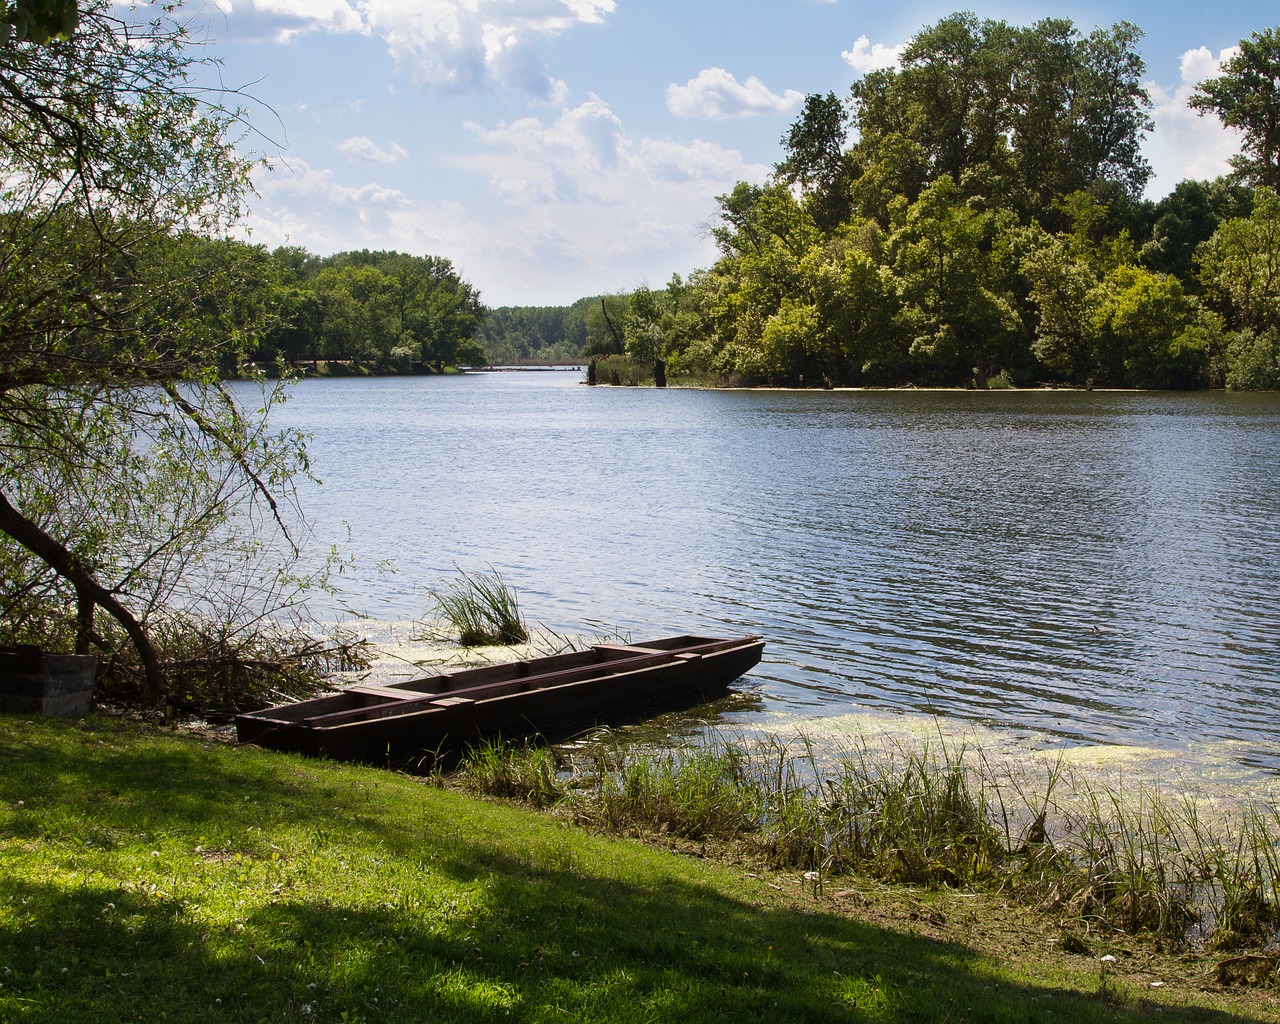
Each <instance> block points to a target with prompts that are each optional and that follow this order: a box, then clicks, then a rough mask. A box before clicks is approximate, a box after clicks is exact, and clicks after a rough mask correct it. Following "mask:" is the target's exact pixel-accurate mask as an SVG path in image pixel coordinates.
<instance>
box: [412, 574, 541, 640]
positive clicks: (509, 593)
mask: <svg viewBox="0 0 1280 1024" xmlns="http://www.w3.org/2000/svg"><path fill="white" fill-rule="evenodd" d="M431 598H432V601H433V602H434V605H435V611H436V613H437V615H438V616H439V617H440V618H441V619H442V620H443V621H445V622H446V623H448V625H449V626H450V628H451V632H452V634H453V636H454V638H455V639H456V640H457V641H458V643H460V644H461V645H462V646H463V647H486V646H500V645H508V646H509V645H512V644H522V643H524V642H525V641H527V640H528V639H529V630H528V628H527V627H526V626H525V624H524V620H523V619H522V618H521V617H520V602H519V599H518V598H517V596H516V592H515V591H514V590H513V589H512V588H511V587H509V586H507V585H506V584H505V583H504V582H503V581H502V577H501V576H499V575H498V573H497V572H494V571H493V570H490V571H489V572H487V573H484V572H481V573H467V572H464V571H462V570H459V575H458V578H457V579H455V580H453V581H452V582H451V583H449V584H448V586H447V587H446V588H445V589H443V590H435V591H432V592H431Z"/></svg>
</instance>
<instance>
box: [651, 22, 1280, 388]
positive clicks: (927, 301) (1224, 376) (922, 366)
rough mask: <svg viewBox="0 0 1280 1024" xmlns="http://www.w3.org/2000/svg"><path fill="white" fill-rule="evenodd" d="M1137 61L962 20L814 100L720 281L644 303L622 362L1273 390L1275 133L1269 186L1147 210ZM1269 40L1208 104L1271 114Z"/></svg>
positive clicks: (757, 188) (1072, 32)
mask: <svg viewBox="0 0 1280 1024" xmlns="http://www.w3.org/2000/svg"><path fill="white" fill-rule="evenodd" d="M1141 38H1142V32H1141V31H1140V30H1139V29H1138V28H1137V27H1136V26H1134V25H1131V24H1129V23H1127V22H1120V23H1118V24H1116V25H1113V26H1111V27H1109V28H1098V29H1094V30H1092V31H1088V32H1085V31H1082V30H1081V29H1079V28H1077V27H1076V26H1075V25H1074V24H1072V23H1071V22H1070V21H1068V20H1065V19H1057V18H1051V19H1045V20H1043V21H1039V22H1037V23H1035V24H1034V25H1032V26H1030V27H1021V26H1016V25H1011V24H1009V23H1007V22H1003V21H994V20H984V19H980V18H978V17H976V16H975V15H973V14H968V13H962V14H955V15H951V16H949V17H946V18H943V19H942V20H941V21H939V22H937V23H936V24H933V25H929V26H926V27H925V28H923V29H921V30H920V32H919V33H917V35H916V36H915V37H914V38H913V39H912V40H911V41H910V43H909V44H908V45H907V47H906V48H905V50H904V51H903V53H902V56H901V59H900V61H899V64H898V66H897V67H894V68H887V69H883V70H879V71H874V72H872V73H870V74H868V75H866V76H865V77H864V78H862V79H860V80H858V81H857V82H855V83H854V84H853V85H852V88H851V91H850V95H849V99H848V102H847V104H846V103H845V102H842V101H841V100H840V98H839V97H838V96H836V95H835V94H833V93H828V94H825V95H815V96H810V97H808V98H807V100H806V102H805V105H804V107H803V109H802V111H801V113H800V116H799V117H798V118H797V120H796V121H795V123H794V124H793V125H792V127H791V130H790V131H789V132H788V133H787V134H786V135H785V136H784V137H783V139H782V150H783V156H782V159H781V160H779V162H778V163H777V165H776V166H775V169H774V174H773V175H772V177H771V178H770V179H769V180H767V181H765V182H763V183H749V182H739V183H738V184H737V185H736V186H735V187H734V189H733V190H732V191H730V192H728V193H726V194H725V195H722V196H720V197H719V202H720V217H719V222H718V223H717V224H715V225H713V227H712V236H713V237H714V239H715V241H716V243H717V245H718V247H719V250H720V259H719V261H718V262H717V263H716V264H715V266H714V267H712V268H710V269H709V270H706V271H701V272H699V273H697V274H694V275H691V276H690V278H689V280H688V281H686V282H683V283H681V285H680V288H679V290H678V291H674V292H673V290H672V289H670V288H669V289H668V290H667V291H666V292H665V293H658V292H651V291H649V290H648V289H642V290H641V291H640V292H638V293H636V294H635V295H633V296H632V304H631V307H630V310H629V316H628V319H627V325H628V326H627V344H626V349H627V352H628V354H630V355H632V356H633V357H635V358H637V359H650V358H659V359H666V360H667V361H668V362H669V371H670V373H672V374H674V375H675V376H677V377H678V376H679V375H680V374H682V373H684V374H693V375H697V376H699V377H702V378H707V377H711V378H716V377H719V378H721V379H726V380H731V381H740V382H742V383H746V384H754V383H778V384H805V385H810V386H815V385H821V384H854V385H888V384H899V385H901V384H909V383H914V384H938V385H952V386H957V385H958V386H977V387H985V386H1007V385H1008V384H1026V383H1037V382H1038V383H1063V384H1070V385H1078V386H1099V387H1101V386H1115V387H1145V388H1191V387H1205V386H1220V385H1222V384H1223V383H1227V384H1229V385H1231V386H1238V387H1242V386H1259V384H1260V382H1265V381H1267V380H1271V379H1272V377H1273V376H1274V373H1273V370H1272V367H1273V365H1274V361H1275V351H1276V346H1275V337H1276V332H1277V330H1280V328H1278V327H1277V325H1275V324H1274V323H1272V321H1271V320H1269V319H1268V317H1269V314H1268V312H1267V310H1268V309H1270V306H1269V305H1268V303H1269V301H1270V300H1269V299H1268V298H1266V296H1267V295H1268V294H1269V291H1268V290H1269V288H1270V284H1269V283H1268V282H1269V281H1270V278H1269V276H1268V275H1269V273H1270V265H1269V263H1268V260H1269V259H1271V258H1272V257H1273V256H1274V254H1275V252H1276V250H1275V249H1274V248H1272V246H1273V245H1274V240H1273V239H1272V238H1271V237H1270V235H1269V234H1268V232H1269V230H1270V219H1269V217H1270V212H1271V208H1272V204H1271V199H1270V197H1269V194H1268V193H1265V192H1260V193H1259V196H1260V197H1261V198H1259V200H1258V202H1257V204H1255V196H1254V188H1253V187H1252V186H1253V185H1256V184H1257V183H1259V182H1260V181H1261V180H1263V172H1262V171H1261V170H1259V169H1258V168H1259V166H1260V165H1262V164H1265V163H1266V162H1267V161H1268V160H1269V159H1271V156H1269V155H1268V154H1273V153H1274V150H1273V149H1268V148H1266V145H1264V139H1265V138H1266V137H1267V135H1266V132H1265V131H1264V130H1263V128H1262V127H1261V125H1262V124H1263V123H1265V122H1264V121H1263V120H1259V121H1257V122H1255V123H1256V124H1257V125H1258V127H1255V128H1254V129H1252V130H1253V131H1254V133H1255V136H1256V139H1257V142H1256V145H1254V147H1253V148H1252V149H1248V150H1247V153H1246V155H1247V156H1248V157H1249V160H1248V161H1246V163H1247V166H1248V167H1249V168H1253V171H1252V172H1251V173H1252V178H1251V179H1247V180H1246V181H1245V182H1244V183H1241V182H1233V181H1215V182H1183V183H1181V184H1179V185H1178V187H1177V188H1176V189H1175V190H1174V191H1173V192H1172V193H1171V194H1170V195H1169V196H1168V197H1167V198H1166V199H1164V200H1163V201H1161V202H1159V203H1153V202H1150V201H1147V200H1144V199H1143V198H1142V194H1143V192H1144V190H1145V188H1146V185H1147V183H1148V181H1149V179H1150V175H1151V168H1150V167H1149V166H1148V164H1147V162H1146V160H1145V159H1144V158H1143V156H1142V144H1143V140H1144V137H1145V136H1146V134H1147V133H1148V132H1149V131H1150V129H1151V127H1152V121H1151V118H1150V116H1149V113H1148V111H1149V108H1150V106H1151V103H1150V99H1149V98H1148V96H1147V93H1146V91H1145V89H1144V88H1143V86H1142V76H1143V71H1144V67H1143V61H1142V58H1141V56H1140V54H1139V52H1138V49H1137V46H1138V43H1139V42H1140V40H1141ZM1273 39H1274V33H1271V32H1268V33H1262V34H1258V35H1255V36H1254V45H1253V46H1252V48H1250V47H1245V48H1244V50H1243V54H1242V57H1241V58H1240V59H1239V60H1238V61H1236V62H1229V63H1228V64H1227V65H1226V66H1225V67H1224V70H1223V77H1222V79H1220V80H1215V82H1210V83H1206V84H1205V85H1203V86H1202V87H1201V92H1202V95H1203V97H1206V99H1205V100H1204V102H1206V103H1208V102H1209V99H1208V98H1210V97H1211V98H1214V102H1218V101H1222V102H1226V99H1227V98H1232V100H1233V102H1234V101H1235V98H1237V97H1238V96H1239V94H1240V91H1241V90H1240V84H1241V83H1242V82H1244V81H1246V80H1247V81H1248V82H1249V83H1250V88H1251V89H1253V90H1254V92H1253V94H1263V93H1265V92H1266V89H1265V88H1264V86H1263V84H1261V79H1262V78H1265V75H1266V72H1265V67H1266V64H1265V61H1266V59H1269V58H1268V57H1267V53H1269V50H1268V47H1269V46H1270V44H1271V42H1272V41H1273ZM1246 65H1247V67H1248V68H1251V69H1254V71H1256V72H1257V73H1256V78H1257V80H1254V79H1252V78H1248V76H1247V75H1246V73H1245V68H1246ZM1259 68H1262V69H1264V70H1262V71H1258V70H1257V69H1259ZM1272 78H1273V80H1274V79H1275V76H1274V75H1273V76H1272ZM1228 85H1230V88H1228ZM1253 94H1251V95H1253ZM1240 103H1241V104H1242V106H1244V107H1247V108H1248V109H1250V110H1254V109H1256V108H1257V106H1258V104H1256V103H1253V104H1252V105H1250V104H1245V103H1244V102H1243V100H1241V101H1240ZM1261 106H1262V107H1263V108H1265V107H1266V106H1267V104H1266V103H1263V104H1261ZM1214 109H1218V108H1217V107H1215V108H1214ZM1250 154H1252V155H1250ZM1240 166H1241V167H1242V168H1244V167H1245V166H1246V164H1240ZM1246 364H1247V367H1248V369H1247V371H1246V370H1245V369H1242V367H1245V366H1246Z"/></svg>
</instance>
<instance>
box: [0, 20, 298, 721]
mask: <svg viewBox="0 0 1280 1024" xmlns="http://www.w3.org/2000/svg"><path fill="white" fill-rule="evenodd" d="M68 6H72V5H67V4H61V5H57V4H54V5H51V4H48V3H41V2H37V0H27V2H18V3H12V2H10V3H4V4H3V6H2V7H0V21H3V22H4V23H5V24H8V25H10V26H13V27H12V28H11V29H10V30H6V31H4V32H3V33H0V537H2V538H3V540H4V543H3V544H0V598H2V599H3V601H4V604H3V607H0V619H4V620H8V622H7V623H6V625H10V626H12V625H13V622H14V620H15V619H16V618H18V617H20V616H22V615H29V614H31V609H33V608H37V607H38V608H40V609H49V608H54V609H58V608H65V609H67V610H68V613H70V612H71V611H72V610H74V616H75V621H76V623H77V630H76V646H77V648H78V649H79V650H82V651H83V650H87V649H88V647H89V645H90V643H91V642H92V641H93V640H94V638H95V637H96V636H97V635H98V634H97V632H96V629H95V623H94V612H95V610H96V609H102V610H105V611H106V612H107V613H109V615H110V616H112V617H113V618H114V619H115V620H116V621H117V622H118V623H119V625H120V626H121V627H122V628H123V630H124V631H125V632H126V633H127V634H128V636H129V638H130V639H131V641H132V643H133V646H134V647H135V648H136V649H137V653H138V656H139V660H140V661H141V663H142V666H143V668H144V672H145V676H146V680H147V683H148V685H149V688H150V689H151V691H152V692H153V694H154V695H155V696H156V697H157V698H160V697H163V696H164V693H165V680H164V672H163V669H162V667H161V665H160V663H159V660H158V658H157V656H156V653H155V645H154V643H153V637H152V635H151V632H150V630H151V628H152V627H151V624H152V623H153V622H154V621H155V620H156V618H157V617H159V616H160V615H161V614H162V610H163V609H164V608H165V607H166V605H167V603H168V602H171V601H174V600H183V597H182V595H183V594H184V593H185V594H186V595H188V598H189V599H191V600H197V599H198V598H199V597H201V596H203V597H208V595H209V593H210V588H211V587H214V586H215V585H217V584H218V582H219V581H227V580H229V579H230V578H231V577H230V576H229V572H230V569H231V568H232V567H231V566H230V565H228V564H222V565H218V564H211V563H210V561H209V556H211V555H213V556H215V557H216V558H221V559H223V560H224V562H225V561H226V560H228V559H230V560H234V561H236V562H237V563H239V564H247V563H246V560H247V559H251V558H252V553H253V551H254V550H255V549H256V550H259V551H260V550H261V543H260V542H261V528H262V527H263V526H264V525H265V526H270V527H271V528H272V529H275V528H276V527H283V526H284V523H285V519H284V515H283V512H282V509H284V508H286V507H287V505H285V504H284V503H283V498H284V497H285V496H287V495H288V494H289V480H290V478H291V475H292V474H293V473H294V472H296V471H297V470H298V469H300V468H301V467H302V466H303V465H304V462H303V459H304V457H305V456H304V453H303V450H302V448H301V445H300V442H299V441H298V439H297V438H294V437H288V436H271V435H269V434H268V433H267V429H266V426H265V420H266V413H265V410H266V409H267V408H269V406H270V405H271V403H272V401H273V399H274V397H275V394H274V393H273V392H270V391H267V390H264V395H263V398H264V400H261V401H259V400H255V401H253V402H251V403H249V404H248V405H245V403H243V402H240V403H237V402H236V401H233V400H232V398H233V396H232V395H231V394H230V393H229V392H228V390H227V388H226V387H225V386H224V385H223V384H222V383H220V381H221V380H222V379H224V376H225V375H226V374H227V371H228V370H232V371H234V370H235V369H236V368H237V366H238V365H239V364H240V362H241V361H242V359H243V358H244V355H245V353H246V352H247V351H248V349H249V346H250V344H251V342H252V341H253V339H254V338H255V337H256V335H257V333H258V332H259V331H260V330H261V329H262V328H263V327H264V326H265V324H266V322H267V320H268V319H269V311H268V310H267V309H266V307H265V305H264V304H255V303H253V302H248V301H246V300H245V298H244V297H245V296H246V295H252V294H260V293H261V292H262V289H260V288H246V278H247V277H248V276H253V275H257V274H259V273H260V272H261V267H262V265H263V263H264V262H265V261H262V260H258V259H254V258H252V253H251V251H250V249H251V247H244V246H238V247H237V246H234V245H232V243H225V244H214V245H210V244H208V243H209V241H210V240H216V239H218V238H221V237H225V236H226V234H227V233H228V231H229V229H230V227H231V225H233V224H234V223H235V222H236V220H237V219H238V218H239V217H240V216H241V213H242V203H243V201H244V199H245V196H246V195H247V193H248V191H249V188H250V172H251V169H252V165H251V163H250V162H249V161H248V160H246V159H245V158H244V157H242V156H241V155H239V153H238V151H237V144H238V143H239V142H240V141H241V139H242V136H243V133H244V131H245V129H244V120H243V117H242V113H241V110H240V109H239V108H238V107H237V106H236V105H234V104H232V103H228V102H227V99H228V94H226V93H223V92H221V91H209V90H207V89H202V88H200V87H199V86H198V85H196V84H195V83H198V82H201V81H216V76H215V75H213V74H210V73H208V72H210V71H211V70H216V69H211V68H210V67H209V65H211V64H212V63H214V62H213V61H212V58H210V57H209V56H208V55H207V54H205V53H202V52H201V50H200V49H199V47H198V46H195V45H193V44H192V43H191V42H190V40H189V39H188V38H187V36H186V32H185V29H184V27H183V23H182V21H181V20H180V18H179V15H180V11H179V10H178V8H177V5H174V4H164V5H159V4H157V5H154V6H149V7H145V8H141V9H142V10H146V11H148V12H150V13H149V14H148V15H147V17H148V19H149V20H140V19H139V17H138V13H137V12H138V9H137V8H135V9H133V10H132V11H130V10H128V9H125V8H122V7H120V6H118V5H116V4H114V3H112V2H111V0H83V2H82V3H81V4H80V5H79V9H78V11H75V12H74V13H75V17H71V16H70V15H67V13H66V11H65V10H58V11H54V10H53V8H55V7H56V8H66V7H68ZM46 8H48V9H49V10H46ZM55 14H57V16H58V18H59V20H57V21H54V20H53V18H54V15H55ZM59 27H60V31H58V32H57V34H55V33H54V32H53V29H58V28H59ZM33 28H34V31H33ZM230 98H231V99H234V98H235V96H234V94H230ZM252 409H259V410H262V411H260V412H259V413H253V412H247V411H246V410H252ZM286 535H287V532H286ZM228 585H230V584H228ZM253 585H255V584H252V583H249V584H244V583H241V584H240V586H242V587H244V586H249V587H252V586H253ZM8 632H9V634H10V635H11V636H12V635H14V633H15V631H14V630H13V629H10V630H8ZM18 632H19V633H20V631H18Z"/></svg>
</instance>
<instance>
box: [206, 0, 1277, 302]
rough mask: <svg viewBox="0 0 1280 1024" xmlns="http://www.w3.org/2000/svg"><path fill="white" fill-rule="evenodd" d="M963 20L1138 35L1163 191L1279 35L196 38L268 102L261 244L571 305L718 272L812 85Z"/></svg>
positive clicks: (1120, 8)
mask: <svg viewBox="0 0 1280 1024" xmlns="http://www.w3.org/2000/svg"><path fill="white" fill-rule="evenodd" d="M963 9H968V10H972V11H974V13H976V14H977V15H979V16H980V17H984V18H997V19H1005V20H1008V21H1010V22H1013V23H1015V24H1024V25H1025V24H1031V23H1033V22H1035V21H1037V20H1039V19H1040V18H1043V17H1067V18H1070V19H1072V20H1073V21H1074V22H1075V23H1076V25H1077V26H1078V27H1079V28H1081V29H1082V30H1084V31H1086V32H1087V31H1089V30H1091V29H1093V28H1094V27H1096V26H1100V25H1102V26H1106V25H1111V24H1113V23H1114V22H1116V21H1120V20H1127V21H1131V22H1133V23H1135V24H1137V25H1139V26H1140V27H1141V28H1142V29H1144V30H1145V32H1146V36H1145V38H1144V40H1143V42H1142V45H1141V50H1142V53H1143V56H1144V57H1145V59H1146V63H1147V73H1146V77H1145V81H1146V83H1147V86H1148V89H1149V90H1150V92H1151V96H1152V99H1153V101H1154V104H1155V106H1154V109H1153V116H1154V117H1155V119H1156V122H1157V129H1156V132H1155V133H1154V134H1153V136H1152V137H1151V138H1150V139H1149V141H1148V143H1147V148H1146V153H1147V157H1148V159H1149V160H1150V161H1151V163H1152V165H1153V166H1154V167H1155V170H1156V177H1155V180H1154V181H1153V182H1152V186H1151V188H1150V190H1149V194H1150V195H1152V196H1153V197H1159V196H1163V195H1165V194H1167V193H1168V192H1169V191H1171V190H1172V188H1173V187H1174V185H1176V184H1177V182H1178V181H1180V180H1182V179H1183V178H1188V177H1195V178H1205V177H1213V176H1216V175H1217V174H1219V173H1222V171H1223V170H1225V168H1226V158H1227V157H1228V156H1230V155H1231V153H1233V152H1234V151H1235V142H1234V140H1233V139H1232V138H1231V137H1230V135H1229V134H1228V133H1226V132H1225V131H1224V130H1223V129H1221V127H1220V126H1219V125H1218V123H1217V121H1216V120H1215V119H1213V118H1208V119H1204V118H1199V117H1197V116H1195V115H1194V114H1192V113H1191V112H1190V111H1188V110H1187V109H1186V104H1185V100H1186V96H1187V95H1188V94H1189V92H1190V90H1191V88H1192V87H1193V86H1194V85H1195V83H1196V82H1198V81H1200V80H1202V79H1203V78H1205V77H1208V76H1209V75H1212V74H1213V73H1214V72H1215V70H1216V63H1215V62H1216V61H1218V60H1220V59H1221V58H1222V56H1223V53H1224V51H1226V50H1227V49H1228V48H1229V47H1231V46H1233V45H1235V44H1236V43H1237V42H1238V41H1239V40H1240V39H1241V38H1242V37H1244V36H1247V35H1248V34H1249V33H1251V32H1253V31H1256V30H1260V29H1264V28H1268V27H1271V26H1273V25H1275V24H1276V23H1277V22H1280V16H1277V14H1276V8H1275V7H1274V2H1273V0H1272V2H1268V3H1262V2H1254V0H1245V2H1232V3H1229V4H1228V3H1221V2H1219V3H1212V4H1211V3H1201V2H1196V0H1166V2H1162V3H1155V2H1113V3H1100V2H1079V0H1060V2H1057V3H1039V2H1032V3H979V2H970V3H963V2H956V3H913V2H910V0H907V2H901V3H883V2H881V3H863V2H854V0H737V2H727V3H710V2H706V0H211V2H209V3H208V4H207V6H206V7H205V8H204V10H203V11H202V12H200V13H199V15H198V16H197V18H196V21H195V22H193V25H192V27H193V30H194V31H195V32H196V33H197V34H198V35H199V36H202V37H203V38H205V39H206V40H207V43H208V48H209V53H210V54H211V55H212V56H214V57H217V58H219V59H220V60H221V61H222V65H223V67H222V75H223V78H224V80H225V81H226V82H227V83H228V84H230V85H235V86H243V87H245V90H246V92H247V94H248V95H249V96H251V97H252V100H251V102H250V103H249V106H250V108H251V109H252V123H253V125H254V127H255V129H256V134H254V135H252V136H250V137H249V138H248V139H246V141H245V145H246V147H252V148H253V150H254V151H255V152H256V153H258V154H260V155H261V156H263V157H265V158H266V159H267V161H268V163H269V165H270V167H269V169H267V170H264V171H263V172H262V173H261V174H260V175H259V176H258V178H257V189H258V193H259V195H258V196H257V198H256V199H255V200H254V201H253V203H252V212H251V215H250V217H249V218H248V221H247V227H248V229H249V230H250V231H251V238H252V239H253V240H254V241H258V242H261V243H264V244H266V245H268V246H271V247H274V246H276V245H281V244H294V245H301V246H305V247H306V248H307V249H308V250H310V251H311V252H313V253H316V254H319V255H326V254H328V253H331V252H337V251H340V250H343V249H360V248H371V249H398V250H401V251H403V252H410V253H414V254H417V255H428V254H429V255H439V256H445V257H448V258H449V259H451V260H452V261H453V263H454V265H455V266H456V267H457V268H458V270H459V272H460V273H461V274H462V275H463V277H464V278H466V279H467V280H468V281H470V282H471V283H472V284H473V285H475V286H476V287H477V288H478V289H479V290H480V293H481V296H482V298H483V299H484V301H485V302H487V303H488V304H490V305H493V306H500V305H559V304H565V303H569V302H572V301H573V300H575V299H577V298H580V297H582V296H584V295H592V294H597V293H602V292H613V291H619V290H630V289H632V288H635V287H636V286H638V285H641V284H649V285H652V286H655V287H656V286H661V285H663V284H665V283H666V281H667V280H668V279H669V278H670V276H671V274H672V273H680V274H687V273H688V272H689V271H690V270H692V269H694V268H697V267H704V266H708V265H710V264H711V263H712V262H713V260H714V258H715V251H714V247H713V246H712V244H711V243H710V241H709V238H708V235H707V227H708V225H709V224H710V223H711V222H712V221H713V220H714V217H715V213H716V203H715V196H716V195H718V194H721V193H724V192H727V191H729V190H730V189H731V188H732V187H733V185H734V183H735V182H736V181H740V180H747V181H756V182H759V181H762V180H763V179H764V178H765V176H766V175H767V174H768V173H769V170H770V168H771V166H772V165H773V163H774V162H775V161H777V160H778V159H779V157H780V146H779V140H780V139H781V138H782V136H783V135H784V134H785V133H786V131H787V129H788V127H789V125H790V124H791V122H792V121H793V120H794V119H795V117H796V115H797V113H798V110H799V106H800V104H801V103H802V102H803V97H804V95H805V94H806V93H813V92H823V93H825V92H827V91H828V90H834V91H835V92H836V93H837V94H839V95H841V96H844V95H846V94H847V92H848V89H849V86H850V85H851V84H852V83H853V82H854V81H855V80H856V79H857V78H858V77H860V76H861V75H862V74H863V73H865V71H866V70H868V69H869V68H870V67H872V66H874V65H875V64H876V63H877V62H883V61H888V60H892V57H893V49H894V48H895V47H898V46H900V45H901V44H902V43H904V42H905V41H906V40H908V39H909V38H910V37H911V36H912V35H913V34H915V32H916V31H918V30H919V29H920V28H921V27H922V26H924V25H928V24H932V23H934V22H936V21H937V20H939V19H940V18H943V17H945V16H947V15H948V14H951V13H953V12H955V11H956V10H963ZM188 13H189V14H190V13H191V12H188Z"/></svg>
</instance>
